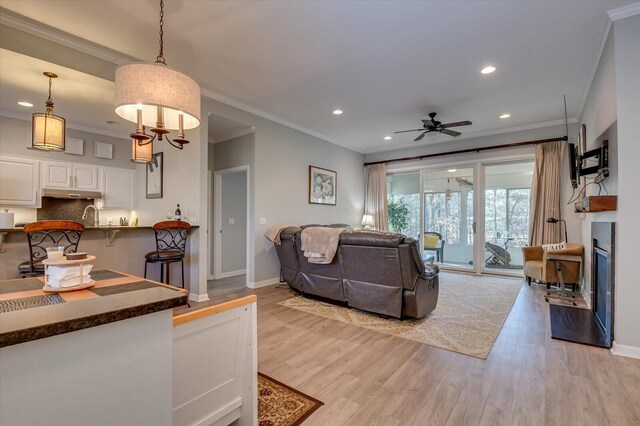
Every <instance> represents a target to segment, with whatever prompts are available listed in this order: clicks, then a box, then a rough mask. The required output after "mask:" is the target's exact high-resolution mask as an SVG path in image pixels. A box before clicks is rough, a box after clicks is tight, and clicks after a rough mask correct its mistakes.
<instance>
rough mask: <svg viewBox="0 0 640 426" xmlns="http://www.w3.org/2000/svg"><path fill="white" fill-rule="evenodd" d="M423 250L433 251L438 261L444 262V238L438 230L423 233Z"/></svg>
mask: <svg viewBox="0 0 640 426" xmlns="http://www.w3.org/2000/svg"><path fill="white" fill-rule="evenodd" d="M423 243H424V251H435V252H436V258H437V261H438V262H444V244H445V241H444V238H443V237H442V234H440V233H439V232H425V233H424V241H423Z"/></svg>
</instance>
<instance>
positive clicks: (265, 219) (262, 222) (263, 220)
mask: <svg viewBox="0 0 640 426" xmlns="http://www.w3.org/2000/svg"><path fill="white" fill-rule="evenodd" d="M266 224H267V218H266V217H261V218H260V225H266Z"/></svg>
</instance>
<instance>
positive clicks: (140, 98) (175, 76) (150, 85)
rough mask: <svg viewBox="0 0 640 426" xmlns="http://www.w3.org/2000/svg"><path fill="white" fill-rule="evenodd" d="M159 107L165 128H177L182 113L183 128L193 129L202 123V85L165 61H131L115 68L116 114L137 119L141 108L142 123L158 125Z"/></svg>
mask: <svg viewBox="0 0 640 426" xmlns="http://www.w3.org/2000/svg"><path fill="white" fill-rule="evenodd" d="M157 107H162V108H163V114H164V128H165V129H170V130H178V128H179V118H178V116H179V114H183V117H184V129H185V130H188V129H194V128H196V127H198V126H199V125H200V86H198V83H196V82H195V81H194V80H193V79H191V78H190V77H187V76H186V75H184V74H182V73H180V72H178V71H175V70H172V69H171V68H168V67H167V66H166V65H163V64H128V65H123V66H121V67H119V68H118V69H117V70H116V100H115V112H116V114H118V115H119V116H120V117H122V118H124V119H125V120H128V121H131V122H134V123H135V122H137V110H138V109H142V124H143V125H145V126H147V127H155V126H156V122H157Z"/></svg>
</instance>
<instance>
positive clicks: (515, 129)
mask: <svg viewBox="0 0 640 426" xmlns="http://www.w3.org/2000/svg"><path fill="white" fill-rule="evenodd" d="M577 122H578V119H577V118H575V117H569V118H568V119H567V123H569V124H573V123H577ZM564 124H565V121H564V119H560V120H552V121H543V122H540V123H533V124H524V125H522V126H514V127H507V128H505V129H497V130H486V131H483V132H473V133H468V134H467V133H465V134H464V135H463V136H460V137H457V138H456V139H455V141H456V142H457V141H461V140H467V139H477V138H482V137H485V136H492V135H500V134H503V133H513V132H521V131H524V130H533V129H540V128H543V127H553V126H560V125H564ZM450 141H451V140H441V141H438V142H431V143H430V142H425V143H420V144H416V143H413V144H411V143H408V144H404V145H398V146H394V147H389V148H385V149H378V150H372V151H367V152H366V154H380V153H383V152H391V151H398V150H401V149H410V148H423V147H427V146H430V145H431V146H433V145H436V144H440V143H445V142H450Z"/></svg>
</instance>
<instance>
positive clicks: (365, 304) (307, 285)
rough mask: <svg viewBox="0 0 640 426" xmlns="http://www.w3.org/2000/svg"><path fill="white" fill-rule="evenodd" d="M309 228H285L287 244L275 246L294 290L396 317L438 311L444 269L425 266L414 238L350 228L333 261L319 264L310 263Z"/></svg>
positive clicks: (284, 275) (282, 238) (341, 239)
mask: <svg viewBox="0 0 640 426" xmlns="http://www.w3.org/2000/svg"><path fill="white" fill-rule="evenodd" d="M329 226H338V227H345V226H343V225H329ZM307 227H308V225H306V226H303V227H300V228H299V227H290V228H287V229H285V230H283V231H282V233H281V234H280V239H281V241H282V244H281V245H276V246H275V247H276V251H277V253H278V258H279V259H280V265H281V279H282V280H283V281H286V282H287V283H288V284H289V286H290V287H291V288H292V289H294V290H296V291H298V292H300V293H302V294H303V295H313V296H319V297H322V298H326V299H331V300H335V301H338V302H343V303H346V304H347V305H348V306H351V307H354V308H357V309H361V310H364V311H370V312H375V313H379V314H384V315H388V316H392V317H395V318H402V317H411V318H422V317H424V316H425V315H427V314H429V313H430V312H431V311H433V310H434V309H435V307H436V304H437V302H438V289H439V283H438V269H437V268H425V266H424V262H423V261H422V258H421V256H420V252H419V248H418V244H417V242H416V240H414V239H413V238H408V237H405V236H404V235H402V234H393V233H384V232H377V231H351V230H349V229H350V228H347V229H348V230H347V231H345V232H343V233H342V234H341V235H340V243H339V247H338V252H337V254H336V256H335V257H334V259H333V261H332V262H331V264H329V265H318V264H312V263H309V262H307V260H306V258H305V257H304V254H303V253H302V250H301V249H300V234H301V232H302V229H303V228H307Z"/></svg>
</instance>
